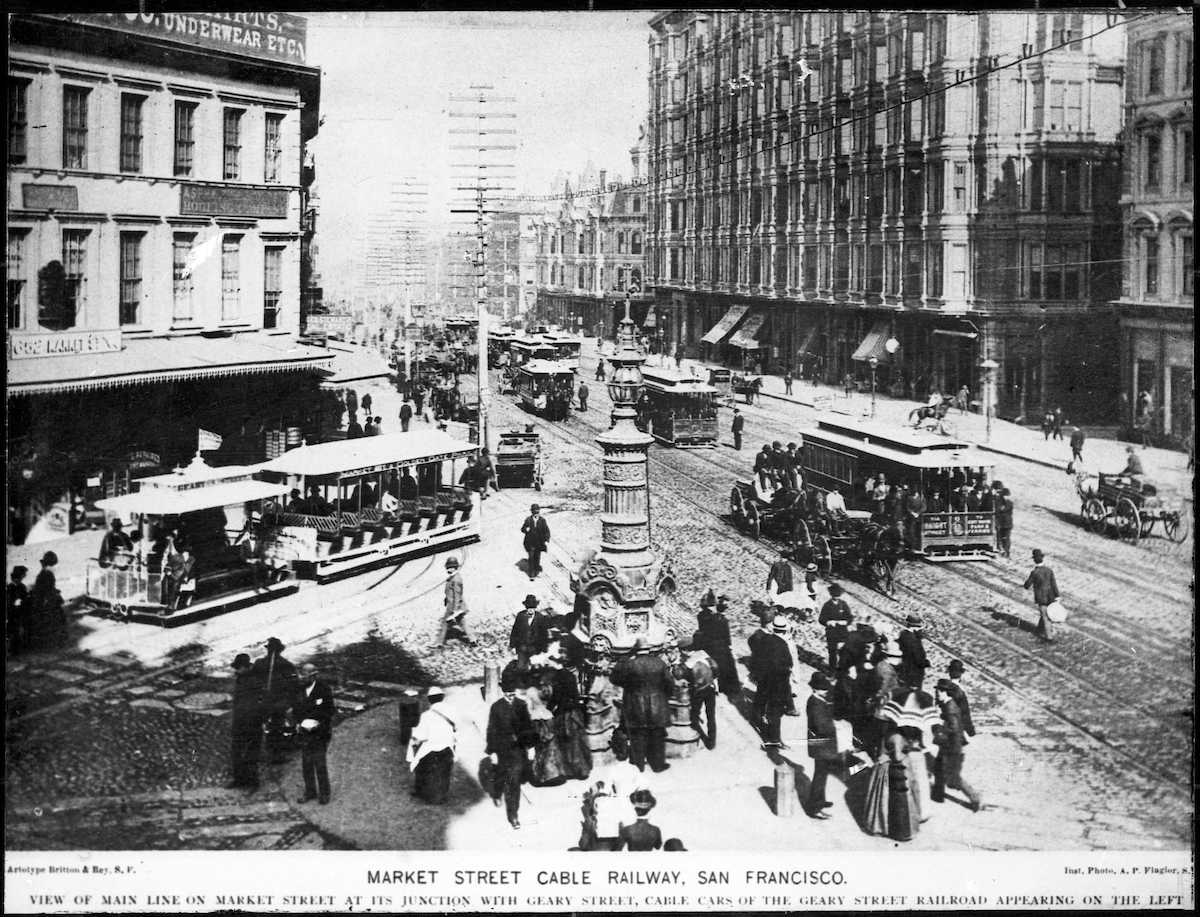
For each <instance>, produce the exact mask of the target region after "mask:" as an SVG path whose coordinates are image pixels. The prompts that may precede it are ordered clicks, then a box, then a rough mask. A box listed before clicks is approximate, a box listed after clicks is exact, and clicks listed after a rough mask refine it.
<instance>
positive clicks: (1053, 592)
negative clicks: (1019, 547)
mask: <svg viewBox="0 0 1200 917" xmlns="http://www.w3.org/2000/svg"><path fill="white" fill-rule="evenodd" d="M1045 559H1046V555H1045V554H1043V553H1042V552H1041V551H1039V550H1038V549H1037V548H1034V549H1033V569H1032V570H1030V571H1029V576H1028V578H1027V579H1026V580H1025V588H1026V589H1029V588H1032V589H1033V601H1034V603H1035V604H1036V605H1037V607H1038V615H1039V616H1040V620H1039V621H1038V629H1037V632H1038V634H1040V635H1041V637H1042V639H1043V640H1045V641H1046V642H1047V643H1053V642H1054V624H1053V622H1052V621H1051V620H1050V618H1048V617H1047V616H1046V608H1047V606H1049V605H1050V603H1051V602H1055V601H1057V600H1058V597H1059V592H1058V583H1056V582H1055V581H1054V571H1053V570H1051V569H1050V568H1049V567H1047V566H1046V564H1045V563H1044V562H1043V561H1045Z"/></svg>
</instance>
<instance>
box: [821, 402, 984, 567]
mask: <svg viewBox="0 0 1200 917" xmlns="http://www.w3.org/2000/svg"><path fill="white" fill-rule="evenodd" d="M802 432H803V435H804V450H803V462H802V468H803V474H804V479H805V483H806V485H808V486H810V487H814V488H816V489H817V490H818V491H820V492H822V494H825V493H828V492H830V491H831V490H832V488H833V487H834V486H835V485H836V486H837V487H838V488H839V489H840V490H841V493H842V495H843V496H844V497H845V502H846V505H847V508H848V509H851V510H858V511H865V512H869V511H871V510H872V509H877V507H875V506H874V505H873V500H872V499H871V497H870V495H869V494H868V493H867V491H866V484H867V482H868V481H874V480H876V479H877V478H878V477H879V476H880V475H881V474H882V475H883V476H884V477H885V480H886V483H887V485H888V486H889V487H892V488H894V487H896V486H897V485H900V484H904V485H906V486H907V488H908V492H909V493H920V494H921V495H922V497H923V499H924V502H925V509H924V511H923V512H921V514H920V515H919V520H920V522H919V525H916V524H914V525H912V526H911V528H910V531H909V538H908V544H907V549H908V553H911V554H914V555H918V556H921V557H924V558H925V559H926V560H930V561H956V560H990V559H991V558H992V557H993V556H994V555H995V547H996V519H995V514H994V513H993V512H990V511H970V510H968V509H966V508H965V505H964V504H965V494H966V492H967V490H969V489H970V488H971V486H973V485H974V484H976V483H978V482H983V483H985V484H986V483H989V482H990V480H991V477H992V469H993V468H994V467H995V463H994V462H992V461H991V460H990V459H988V458H986V457H985V456H984V454H983V453H982V452H981V451H980V450H979V449H978V448H977V447H976V446H974V445H972V444H970V443H965V442H960V441H955V440H954V439H949V438H947V437H945V436H939V435H937V434H934V433H929V432H927V431H923V430H913V429H911V428H897V427H892V426H888V425H885V424H881V423H878V422H875V421H867V420H862V421H860V420H855V419H853V418H848V417H841V416H839V415H825V416H823V417H820V418H819V419H818V423H817V427H816V428H815V429H811V430H804V431H802Z"/></svg>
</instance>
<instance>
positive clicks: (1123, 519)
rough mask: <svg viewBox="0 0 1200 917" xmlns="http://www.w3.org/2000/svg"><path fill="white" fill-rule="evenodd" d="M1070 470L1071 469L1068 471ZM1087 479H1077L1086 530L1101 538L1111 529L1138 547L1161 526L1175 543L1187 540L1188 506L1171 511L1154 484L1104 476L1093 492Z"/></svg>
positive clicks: (1126, 477)
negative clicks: (1141, 541) (1156, 527)
mask: <svg viewBox="0 0 1200 917" xmlns="http://www.w3.org/2000/svg"><path fill="white" fill-rule="evenodd" d="M1070 470H1071V469H1070V468H1068V471H1070ZM1085 484H1086V476H1083V475H1080V476H1078V477H1077V478H1076V485H1075V486H1076V489H1077V490H1078V491H1079V496H1080V500H1081V505H1080V510H1079V511H1080V513H1081V514H1082V516H1083V519H1084V522H1085V523H1086V524H1087V527H1088V528H1089V529H1090V530H1091V531H1093V532H1095V533H1096V534H1097V535H1102V534H1104V533H1105V531H1106V530H1107V529H1108V528H1109V526H1111V527H1112V529H1113V531H1114V533H1115V534H1116V535H1117V537H1118V538H1120V539H1122V540H1123V541H1127V542H1129V543H1130V544H1137V543H1138V541H1139V540H1140V539H1142V538H1146V537H1148V536H1149V535H1151V534H1152V533H1153V531H1154V527H1155V525H1157V524H1161V525H1162V528H1163V534H1164V535H1166V536H1167V538H1169V539H1170V540H1171V541H1173V542H1175V543H1176V544H1179V543H1182V542H1183V541H1185V540H1187V536H1188V531H1189V530H1190V528H1191V527H1190V524H1189V521H1188V508H1187V504H1186V503H1180V505H1179V506H1177V507H1174V508H1170V507H1168V506H1167V505H1166V502H1165V501H1164V500H1163V498H1162V497H1160V496H1159V495H1158V489H1157V488H1156V487H1155V486H1154V485H1153V484H1140V483H1138V482H1137V481H1135V480H1134V479H1133V478H1131V477H1129V476H1128V475H1121V474H1101V475H1100V476H1099V479H1098V481H1097V483H1096V484H1095V486H1094V488H1093V489H1088V488H1087V487H1086V486H1085Z"/></svg>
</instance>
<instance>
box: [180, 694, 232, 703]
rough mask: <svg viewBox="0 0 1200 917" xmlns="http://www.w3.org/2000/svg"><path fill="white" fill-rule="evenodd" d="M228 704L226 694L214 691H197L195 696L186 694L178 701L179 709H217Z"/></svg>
mask: <svg viewBox="0 0 1200 917" xmlns="http://www.w3.org/2000/svg"><path fill="white" fill-rule="evenodd" d="M229 702H230V701H229V695H228V694H225V693H223V692H222V693H217V692H216V691H198V692H196V693H195V694H187V695H185V696H183V697H182V698H180V699H179V701H178V703H179V706H181V707H219V706H221V705H222V704H228V703H229Z"/></svg>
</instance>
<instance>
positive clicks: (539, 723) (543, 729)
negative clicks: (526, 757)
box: [525, 685, 566, 786]
mask: <svg viewBox="0 0 1200 917" xmlns="http://www.w3.org/2000/svg"><path fill="white" fill-rule="evenodd" d="M549 693H550V692H549V690H548V689H546V688H544V687H539V686H537V685H535V686H534V687H532V688H530V689H529V690H528V691H526V692H525V699H526V702H527V703H528V704H529V718H530V719H531V720H533V729H534V734H535V736H536V744H535V745H534V757H533V767H532V768H531V770H530V774H529V782H530V783H531V784H533V785H534V786H550V785H551V784H555V783H561V782H562V781H563V780H565V779H566V773H565V772H564V769H563V756H562V748H561V747H560V746H559V743H558V735H557V733H556V731H555V728H554V714H553V713H551V712H550V708H549V707H547V706H546V697H547V696H549Z"/></svg>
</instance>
